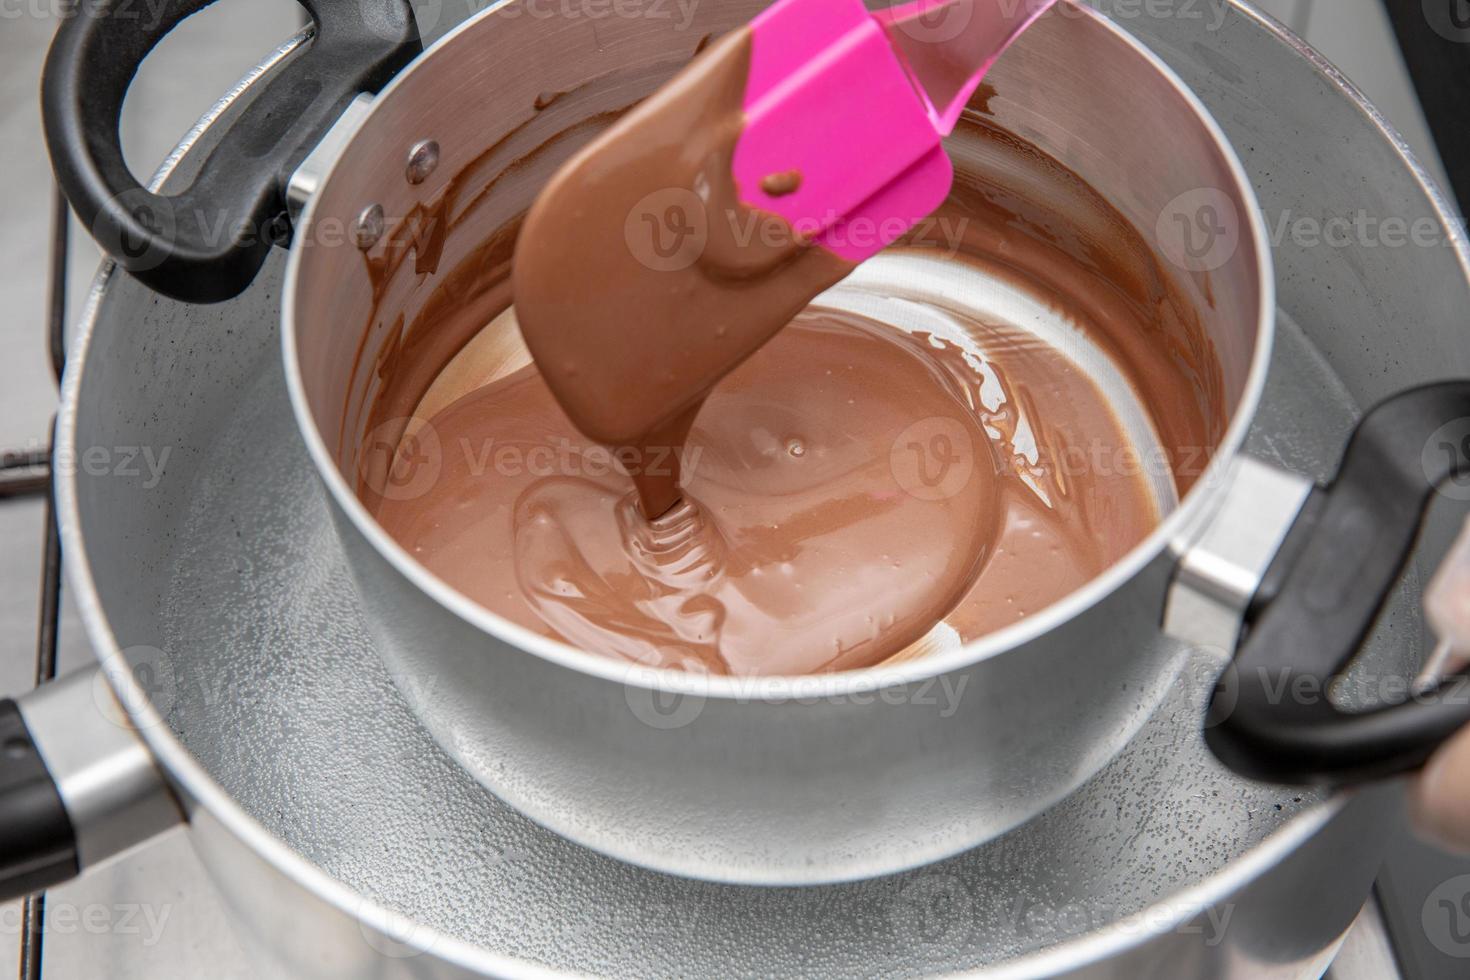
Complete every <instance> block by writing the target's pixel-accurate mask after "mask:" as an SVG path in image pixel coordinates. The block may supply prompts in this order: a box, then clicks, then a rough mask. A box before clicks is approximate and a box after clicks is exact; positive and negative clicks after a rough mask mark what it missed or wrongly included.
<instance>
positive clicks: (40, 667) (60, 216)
mask: <svg viewBox="0 0 1470 980" xmlns="http://www.w3.org/2000/svg"><path fill="white" fill-rule="evenodd" d="M52 198H53V205H52V214H51V260H50V269H49V272H48V275H49V285H48V290H49V293H48V297H47V321H46V329H47V334H48V338H49V342H50V349H51V369H52V372H53V373H54V375H55V377H56V380H57V382H58V383H59V382H60V380H61V372H62V369H63V368H64V367H65V363H66V335H65V330H66V266H67V261H66V253H67V234H68V222H69V221H70V217H71V213H70V211H69V209H68V207H67V204H66V199H65V198H64V197H62V195H61V192H60V190H59V189H57V188H55V187H54V186H53V188H52ZM48 446H49V448H47V449H45V450H28V451H22V452H9V451H6V452H0V499H6V498H17V497H42V498H44V500H45V502H46V518H45V519H46V543H45V549H46V550H45V554H44V556H43V559H42V564H41V607H40V623H39V626H38V628H37V631H36V675H35V676H36V684H37V686H39V685H41V684H44V683H46V682H47V681H49V680H52V679H53V678H55V677H56V650H57V632H58V628H59V626H60V620H61V537H60V534H59V533H58V530H57V526H56V505H55V500H54V497H53V494H52V472H51V459H52V454H53V452H54V451H55V446H56V422H55V420H54V419H53V420H52V423H51V435H50V439H49V441H48ZM45 921H46V894H45V892H41V893H39V894H36V895H32V896H30V897H29V898H27V899H25V904H24V907H23V909H22V913H21V940H20V980H40V977H41V959H42V956H41V954H42V948H43V942H44V939H45V928H44V927H45Z"/></svg>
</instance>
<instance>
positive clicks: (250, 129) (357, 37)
mask: <svg viewBox="0 0 1470 980" xmlns="http://www.w3.org/2000/svg"><path fill="white" fill-rule="evenodd" d="M213 2H214V0H166V2H165V3H163V4H162V5H161V6H160V5H155V4H147V5H144V4H134V3H118V2H116V0H99V2H93V3H83V4H78V5H77V7H76V10H75V11H74V13H73V14H72V15H71V16H70V17H68V18H67V19H64V20H63V21H62V23H61V26H60V27H59V28H58V30H57V32H56V38H55V40H54V41H53V42H52V45H51V51H50V53H49V54H48V55H47V58H46V68H45V72H44V75H43V77H42V84H41V108H42V119H43V122H44V124H45V130H46V143H47V146H48V148H49V149H50V152H51V162H52V165H53V167H54V168H55V170H56V178H57V180H58V182H59V183H60V184H61V188H62V191H63V192H64V193H65V194H66V197H67V200H69V201H70V202H71V206H72V207H73V208H74V209H75V210H76V212H77V215H78V217H80V218H81V220H82V221H83V223H85V224H86V225H87V227H88V228H90V229H91V230H92V234H93V236H94V237H95V238H96V239H97V240H98V243H99V244H100V245H101V246H102V248H103V250H104V251H106V252H107V253H108V254H109V255H111V256H112V258H113V259H115V260H116V261H117V263H118V264H119V265H121V266H122V267H123V268H125V269H127V270H128V271H129V272H131V273H132V274H133V275H134V276H136V277H137V278H138V279H140V280H142V282H143V283H145V284H146V285H147V286H149V287H150V288H152V289H154V290H156V291H158V292H160V293H164V294H166V295H168V296H172V297H174V298H176V299H182V300H186V301H189V302H195V303H209V302H217V301H220V300H225V299H229V298H230V297H232V296H236V295H238V294H239V293H240V292H242V291H243V290H244V289H245V287H246V286H248V285H249V284H250V281H251V280H252V279H253V278H254V277H255V274H256V272H258V271H259V270H260V267H261V265H262V264H263V263H264V262H265V258H266V255H267V253H268V252H269V251H270V248H271V245H272V244H273V243H275V242H278V241H281V240H283V239H286V238H289V234H290V225H289V219H288V218H287V212H286V196H285V187H286V183H287V181H288V180H289V179H290V176H291V173H292V172H293V171H294V170H295V169H296V167H297V166H298V165H299V164H300V163H301V161H302V160H303V159H304V158H305V157H306V155H307V154H308V153H309V152H310V151H311V149H312V148H313V147H314V146H315V145H316V143H317V141H318V140H320V138H321V137H322V135H323V134H325V133H326V131H327V130H328V129H330V128H331V125H332V123H334V122H335V121H336V120H337V117H338V116H340V115H341V113H342V111H343V109H345V108H346V106H347V104H348V103H349V102H351V101H352V100H353V98H355V97H356V96H357V95H358V94H359V93H361V92H376V91H378V90H379V89H380V88H381V87H382V86H383V85H384V84H386V83H387V81H388V80H389V79H390V78H392V77H393V75H394V74H395V73H397V72H398V71H399V70H400V69H402V68H403V67H404V66H405V65H407V64H408V63H409V62H410V61H411V60H413V58H414V57H415V56H416V55H417V54H418V53H419V52H420V51H421V50H422V43H421V42H420V40H419V32H418V26H417V24H416V22H415V21H414V15H413V10H412V8H411V7H410V6H409V4H408V0H301V2H302V5H303V6H304V7H305V8H306V10H307V11H308V12H309V13H310V15H311V18H312V21H313V23H314V24H315V28H316V30H315V35H314V36H313V37H312V39H311V40H310V41H308V42H307V48H306V50H305V51H304V52H302V53H301V54H300V55H298V56H297V57H295V58H294V59H293V60H292V61H291V62H290V63H289V64H286V65H284V66H283V67H282V68H281V69H280V70H278V71H275V72H272V73H271V74H270V75H269V76H268V77H266V78H265V79H263V80H261V81H260V82H259V83H257V84H258V85H259V86H260V89H259V91H258V93H256V94H255V97H254V99H253V101H252V102H251V104H250V105H249V106H248V107H247V109H246V110H245V111H244V112H243V113H242V114H241V116H240V118H238V119H237V120H236V121H234V122H233V123H232V124H231V125H230V127H229V129H228V131H227V132H225V134H224V136H223V137H222V139H221V141H220V143H219V144H218V145H217V146H216V147H215V148H214V149H213V150H212V151H211V152H210V153H209V155H208V156H207V157H206V158H205V160H204V162H203V164H202V168H201V169H200V171H199V174H198V176H197V177H195V178H194V181H193V182H192V183H191V184H190V185H189V186H188V187H186V188H185V189H183V190H182V191H180V192H179V193H177V194H174V195H169V196H162V195H158V194H154V193H151V192H149V191H147V190H145V189H144V188H143V187H142V185H140V184H139V183H138V181H137V180H136V179H135V178H134V177H133V175H132V174H131V173H130V172H129V170H128V167H127V164H126V162H124V160H123V152H122V141H121V138H120V134H119V123H120V120H121V117H122V108H123V99H124V97H125V96H126V95H127V91H128V86H129V85H130V84H131V83H132V80H133V76H134V75H135V74H136V73H137V71H138V66H139V65H141V64H142V63H143V59H144V58H145V57H147V55H148V53H149V52H150V51H152V50H153V48H154V47H155V46H156V45H157V44H158V42H159V41H161V40H162V39H163V38H164V36H165V35H167V34H168V33H169V31H171V30H173V29H174V27H176V26H177V25H178V24H179V23H180V22H181V21H183V20H184V19H185V18H186V17H188V16H190V15H191V14H194V13H197V12H198V11H200V10H202V9H204V8H205V7H207V6H209V5H210V4H211V3H213ZM177 83H178V84H180V85H184V84H188V83H189V81H188V79H182V78H181V79H178V80H177Z"/></svg>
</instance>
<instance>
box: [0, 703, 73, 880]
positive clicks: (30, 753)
mask: <svg viewBox="0 0 1470 980" xmlns="http://www.w3.org/2000/svg"><path fill="white" fill-rule="evenodd" d="M0 827H3V828H4V834H3V835H0V901H9V900H10V899H13V898H19V897H20V896H22V895H29V894H30V893H31V892H37V891H40V890H42V889H44V888H49V887H50V886H52V885H56V884H60V883H61V882H63V881H68V880H70V879H72V878H75V877H76V875H77V867H78V863H77V839H76V833H75V832H74V831H73V829H72V824H71V818H70V817H69V816H68V815H67V812H66V807H65V805H63V803H62V801H61V794H60V793H59V792H58V791H57V788H56V781H55V780H54V779H52V777H51V773H50V772H49V771H48V770H47V768H46V763H45V762H44V761H43V760H42V759H41V754H40V752H39V751H38V750H37V749H36V743H35V740H34V739H32V738H31V733H30V730H29V729H28V728H27V727H26V723H25V719H24V718H23V717H22V716H21V713H20V708H19V706H17V705H16V703H15V702H14V701H12V700H9V699H5V700H0Z"/></svg>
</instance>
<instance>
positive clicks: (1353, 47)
mask: <svg viewBox="0 0 1470 980" xmlns="http://www.w3.org/2000/svg"><path fill="white" fill-rule="evenodd" d="M467 2H469V0H467ZM1378 4H1379V0H1333V2H1332V4H1331V10H1330V13H1331V16H1330V18H1329V16H1328V3H1327V0H1269V2H1265V0H1263V2H1262V4H1261V6H1263V7H1264V8H1266V9H1267V10H1268V12H1270V13H1272V14H1273V15H1274V16H1276V17H1278V18H1279V19H1281V20H1282V21H1283V22H1285V23H1288V24H1289V25H1290V26H1292V27H1294V28H1296V29H1297V30H1298V31H1299V32H1302V33H1304V34H1305V35H1306V36H1307V38H1308V40H1312V41H1314V43H1317V44H1318V45H1319V46H1320V47H1323V48H1324V49H1326V51H1327V53H1328V55H1329V57H1332V58H1333V59H1334V60H1335V61H1336V62H1337V63H1338V64H1339V65H1340V66H1341V67H1343V68H1344V69H1345V71H1346V72H1347V73H1348V74H1349V75H1350V76H1351V77H1354V78H1359V79H1360V83H1361V84H1364V86H1365V88H1366V89H1367V90H1368V94H1369V96H1370V98H1373V99H1374V100H1375V101H1376V102H1377V103H1378V104H1379V105H1380V106H1381V107H1383V108H1384V109H1385V111H1386V112H1388V114H1389V115H1390V118H1391V119H1392V120H1393V121H1394V122H1395V124H1396V125H1397V126H1398V127H1399V128H1400V130H1401V131H1402V132H1403V133H1404V134H1405V136H1406V138H1407V139H1408V140H1409V142H1410V143H1411V145H1414V146H1415V147H1416V149H1417V151H1418V152H1419V154H1420V156H1421V157H1422V158H1424V159H1428V160H1431V161H1433V162H1432V163H1431V169H1432V170H1436V171H1437V172H1442V171H1439V170H1438V161H1437V157H1436V155H1435V149H1434V144H1433V142H1432V139H1431V137H1430V135H1429V130H1428V128H1427V126H1426V123H1425V120H1424V115H1423V113H1422V112H1421V111H1420V109H1419V104H1418V102H1417V101H1416V99H1415V97H1414V94H1413V89H1412V87H1411V86H1410V82H1409V78H1408V76H1407V75H1406V73H1405V71H1404V64H1403V61H1402V59H1400V58H1399V56H1398V51H1397V49H1396V48H1395V47H1394V45H1393V39H1392V34H1391V33H1390V32H1389V25H1388V19H1387V17H1386V16H1385V15H1384V12H1383V9H1382V8H1381V7H1380V6H1378ZM1098 5H1099V6H1101V7H1102V9H1104V10H1107V9H1109V8H1108V4H1107V3H1106V2H1100V3H1099V4H1098ZM61 6H62V5H60V4H59V3H58V4H44V3H38V4H27V5H24V7H23V8H22V7H20V6H15V7H13V8H11V9H10V10H9V11H8V12H4V11H0V14H3V15H4V19H5V21H6V26H5V30H4V31H3V32H0V107H3V108H0V147H3V151H4V162H5V169H6V172H7V176H8V178H9V179H8V180H7V182H6V184H5V186H4V189H3V190H0V195H3V198H0V200H3V211H0V213H3V214H4V215H5V218H6V220H5V221H4V222H3V223H0V300H3V308H4V309H5V311H6V316H5V317H4V319H3V320H0V344H3V345H4V349H5V350H6V351H7V358H8V363H7V365H6V369H5V378H6V380H5V383H4V385H3V386H0V448H3V449H4V450H5V452H4V455H3V457H0V547H3V549H4V552H5V554H4V559H3V561H0V637H3V638H4V639H3V640H0V692H6V693H19V692H22V691H24V690H26V689H28V688H29V687H31V686H32V685H33V684H34V683H35V682H36V680H37V679H38V677H41V678H44V677H47V676H50V675H51V674H52V673H53V672H55V671H57V670H59V671H65V670H67V669H70V668H71V667H75V666H80V665H82V664H84V663H86V662H87V661H88V660H89V659H90V653H89V651H88V649H87V646H86V641H85V638H84V636H83V635H82V630H81V626H80V623H79V621H78V619H77V617H76V614H75V611H74V610H73V609H72V608H71V607H70V606H69V604H68V599H67V596H66V590H65V589H64V588H61V587H60V584H59V577H58V572H59V566H60V562H61V560H62V558H61V556H60V554H59V548H58V547H57V545H56V542H55V540H54V536H52V535H50V534H48V527H49V524H50V513H49V509H48V504H47V501H46V489H47V475H48V467H47V463H48V457H49V451H48V443H49V439H48V435H47V434H48V432H49V427H50V423H51V416H52V413H53V412H54V409H55V400H56V389H55V374H54V369H55V367H56V366H57V364H59V362H60V359H61V357H62V350H63V348H64V341H65V332H66V327H67V326H68V325H69V324H71V323H73V322H74V321H75V319H76V315H77V314H78V313H79V311H80V310H81V308H82V304H83V302H84V300H85V297H86V293H87V289H88V287H89V285H90V281H91V277H92V274H93V270H95V268H96V266H97V262H98V258H99V256H98V254H97V251H96V249H95V246H93V244H92V243H91V241H90V239H89V238H88V236H87V235H86V232H85V229H81V228H78V227H76V223H75V219H68V217H67V213H66V211H65V208H64V206H63V205H62V204H61V203H60V201H59V199H58V198H57V197H56V195H55V192H54V188H53V185H52V181H51V177H50V170H49V165H48V162H47V158H46V153H45V149H44V146H43V145H42V142H41V137H40V120H39V112H38V107H37V99H36V95H35V87H36V80H37V79H38V78H39V76H40V68H41V62H42V59H43V57H44V54H45V49H46V46H47V44H48V43H49V41H50V37H51V34H52V32H53V31H54V28H55V10H56V9H60V8H61ZM1344 22H1347V24H1348V27H1347V28H1346V29H1344V27H1343V24H1344ZM300 23H301V12H300V10H299V8H297V7H296V5H295V4H294V3H293V2H291V0H252V2H251V3H250V4H249V5H238V6H232V5H221V6H220V7H219V8H218V9H214V8H212V9H211V10H210V11H208V12H206V13H205V14H202V15H200V16H198V17H196V18H193V19H192V20H191V21H189V22H188V23H186V24H184V25H183V26H182V27H181V28H180V29H179V30H178V31H176V32H175V35H174V36H172V37H170V38H169V39H168V40H167V41H165V42H164V44H163V45H162V46H161V47H160V49H159V51H157V52H155V54H154V55H153V56H152V57H151V58H150V61H149V63H147V64H145V66H144V70H143V72H142V73H141V74H140V77H139V81H138V82H137V83H136V84H135V86H134V90H133V93H132V94H131V95H130V96H129V104H128V111H127V113H126V115H125V121H124V127H123V135H124V145H125V147H126V148H127V149H128V151H129V159H130V160H131V161H134V168H135V170H136V171H137V172H139V173H140V174H144V175H146V172H147V171H148V170H149V169H150V168H151V165H152V163H153V162H155V161H157V160H161V159H162V158H163V157H164V156H165V155H166V153H167V151H168V150H169V149H170V148H171V147H172V146H173V145H174V143H175V142H176V140H177V139H178V137H179V136H180V135H181V134H182V133H183V132H184V131H185V130H186V129H187V128H188V127H189V126H190V125H191V124H192V122H193V121H194V119H195V118H197V116H199V115H200V114H201V113H202V112H203V111H204V110H205V109H206V108H208V105H209V103H210V102H212V100H213V94H214V93H219V92H223V91H225V90H226V89H227V88H228V87H229V86H230V85H231V84H232V83H233V82H234V81H235V79H236V78H238V77H239V76H241V75H243V74H244V73H245V71H246V70H247V69H248V68H250V67H251V66H253V65H254V64H255V63H256V62H257V61H258V60H259V58H260V56H261V55H262V54H263V53H265V52H267V51H268V50H270V49H272V48H274V47H275V46H276V44H277V42H278V41H279V40H280V39H282V38H284V37H286V36H288V35H290V34H291V33H294V31H295V30H296V29H297V28H298V26H299V25H300ZM171 73H177V75H180V76H182V77H188V78H190V79H191V82H192V83H191V84H190V85H188V86H179V85H177V84H167V83H165V82H163V81H162V79H164V78H166V77H167V76H168V75H169V74H171ZM1375 89H1376V91H1375ZM140 163H141V164H142V165H140ZM68 225H70V226H71V227H68ZM1411 848H1412V845H1407V844H1406V845H1405V848H1404V849H1401V850H1408V849H1411ZM1415 853H1418V854H1419V855H1420V859H1421V860H1422V849H1421V850H1420V851H1418V852H1415ZM1405 860H1406V861H1411V860H1412V859H1411V858H1405ZM1440 867H1441V869H1442V867H1443V866H1440ZM1391 870H1392V869H1391ZM1442 876H1443V874H1442V872H1441V877H1442ZM1383 891H1384V894H1385V895H1386V896H1388V897H1389V898H1391V899H1392V900H1393V901H1395V902H1397V903H1398V904H1399V905H1404V904H1407V905H1408V906H1409V908H1408V911H1407V912H1405V913H1404V915H1395V914H1393V913H1395V912H1401V911H1403V910H1402V909H1399V908H1397V906H1395V907H1394V908H1392V909H1390V910H1389V912H1390V914H1389V915H1387V916H1385V915H1382V914H1380V911H1379V906H1378V904H1377V902H1370V903H1369V905H1368V907H1367V908H1365V910H1364V913H1363V915H1362V916H1361V917H1360V920H1359V923H1358V925H1357V926H1356V927H1355V929H1354V930H1353V931H1352V932H1351V933H1350V934H1349V936H1348V938H1347V939H1346V941H1345V943H1344V947H1343V951H1342V953H1341V954H1340V955H1339V956H1338V958H1337V961H1336V962H1335V964H1334V966H1333V967H1332V969H1331V970H1330V971H1329V974H1328V975H1329V976H1330V977H1332V978H1335V980H1391V978H1393V977H1396V976H1401V975H1408V976H1412V977H1414V978H1416V980H1417V978H1419V977H1425V978H1429V977H1437V976H1441V975H1443V976H1446V977H1448V976H1451V975H1454V976H1460V975H1462V974H1459V973H1456V974H1449V973H1445V974H1439V973H1435V972H1433V971H1432V969H1421V968H1417V967H1415V968H1413V969H1410V970H1407V971H1406V972H1405V973H1404V974H1401V973H1400V972H1399V967H1398V965H1397V960H1399V959H1402V958H1404V957H1402V956H1401V955H1396V954H1395V952H1394V949H1393V946H1392V944H1391V943H1390V941H1389V938H1388V937H1389V934H1390V931H1391V930H1390V929H1388V928H1386V926H1385V918H1387V919H1388V920H1389V924H1392V923H1393V922H1394V921H1395V920H1397V919H1407V920H1414V921H1417V919H1418V912H1419V910H1418V908H1417V906H1414V904H1413V902H1412V900H1410V899H1406V898H1404V896H1405V895H1406V894H1409V893H1411V892H1412V890H1411V889H1410V890H1407V891H1406V890H1405V889H1404V888H1401V887H1398V886H1395V887H1391V888H1386V889H1384V890H1383ZM42 922H44V925H41V923H42ZM1393 931H1395V932H1396V931H1397V930H1393ZM1406 962H1410V963H1412V962H1414V961H1413V959H1412V957H1410V958H1408V959H1407V960H1406ZM1462 962H1463V961H1462ZM5 963H17V964H18V969H19V976H20V977H21V978H22V980H35V978H39V977H45V978H48V980H81V978H87V980H91V978H96V977H108V978H112V980H132V978H140V980H141V978H148V980H173V978H179V980H185V978H187V980H195V978H199V977H208V978H211V980H237V978H238V980H245V978H249V977H252V976H253V975H254V974H253V971H252V970H251V969H250V967H249V966H248V964H247V963H246V962H245V960H244V957H243V954H242V952H241V949H240V946H239V944H238V943H237V942H236V940H235V937H234V936H233V934H232V933H231V927H230V922H229V915H228V911H227V910H226V909H225V908H224V907H223V906H222V904H221V902H220V900H219V898H218V897H217V895H216V894H215V892H214V890H213V888H212V886H211V885H210V883H209V881H208V879H207V877H206V875H205V873H204V871H203V869H202V867H201V866H200V864H199V862H198V861H197V860H196V859H195V857H194V854H193V852H192V850H191V849H190V847H189V844H188V842H187V840H186V839H185V837H184V836H183V833H182V831H174V832H171V833H169V834H168V835H166V836H165V837H163V838H161V839H159V840H156V841H154V842H152V843H150V844H148V845H145V846H144V847H142V848H140V849H138V850H136V851H134V852H133V853H131V854H129V855H127V856H125V857H123V858H121V859H119V860H117V861H116V862H114V863H112V864H110V865H108V866H107V867H105V868H102V869H100V870H97V871H94V872H92V873H90V874H89V875H87V876H86V877H85V878H83V879H82V880H81V881H78V882H74V883H72V884H69V885H66V886H62V887H59V888H56V889H53V890H51V891H50V892H48V893H47V894H46V895H45V897H44V899H37V900H34V901H33V902H31V903H26V904H24V905H22V904H21V903H14V904H11V905H0V975H3V973H4V971H5V970H6V969H7V968H6V967H5V966H4V964H5Z"/></svg>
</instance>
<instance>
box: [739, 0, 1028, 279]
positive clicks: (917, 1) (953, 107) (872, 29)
mask: <svg viewBox="0 0 1470 980" xmlns="http://www.w3.org/2000/svg"><path fill="white" fill-rule="evenodd" d="M1053 2H1055V0H914V2H912V3H907V4H904V5H902V6H898V7H891V8H888V9H887V10H883V11H880V12H877V13H871V12H869V11H868V9H867V8H866V7H865V6H864V5H863V3H862V0H779V2H778V3H776V4H774V5H773V6H771V7H770V8H768V9H767V10H766V11H765V12H763V13H762V14H761V15H760V16H759V17H757V18H756V19H755V20H754V21H752V22H751V25H750V26H751V63H750V73H749V78H748V81H747V83H746V90H745V116H746V124H745V130H744V132H743V133H742V135H741V137H740V141H739V143H738V144H737V145H736V148H735V157H734V173H735V180H736V185H737V186H738V188H739V190H740V198H741V200H742V201H744V202H745V203H746V204H749V205H751V206H754V207H757V208H760V209H762V210H764V211H768V212H772V213H774V214H778V215H780V216H781V217H783V218H785V219H786V220H787V221H788V222H789V223H790V224H791V226H792V227H793V228H794V229H795V230H796V231H797V232H798V233H800V234H802V235H805V236H807V237H810V238H812V239H814V240H815V241H816V242H817V243H818V244H820V245H822V246H823V247H825V248H827V249H829V250H831V251H832V252H834V253H836V254H837V255H839V256H841V257H842V258H845V259H848V260H849V261H853V262H860V261H862V260H863V259H866V258H869V257H871V256H872V255H875V254H877V253H878V252H879V251H881V250H882V249H884V248H885V247H887V246H888V245H890V244H891V243H892V242H894V241H895V240H897V239H898V238H900V237H901V236H902V235H903V234H904V233H905V232H907V231H908V230H909V229H910V228H912V227H913V226H914V225H915V224H917V223H918V222H919V221H921V220H923V218H924V217H925V216H927V215H928V214H930V213H931V212H933V210H934V209H935V208H937V207H938V206H939V205H940V203H941V202H942V201H943V200H944V198H945V197H946V196H947V195H948V194H949V188H950V183H951V182H952V181H953V179H954V170H953V167H952V166H951V165H950V161H949V157H948V156H946V155H945V152H944V149H943V147H942V146H941V140H942V138H943V137H944V136H946V135H947V134H948V133H949V132H950V130H952V129H953V128H954V125H955V122H956V121H957V120H958V119H959V116H960V113H961V112H962V111H963V110H964V106H965V102H966V101H967V100H968V99H969V97H970V95H971V94H973V93H974V91H975V89H976V87H977V86H978V85H979V84H980V81H981V79H982V78H984V76H985V73H986V72H987V71H988V70H989V69H990V66H991V65H992V64H994V62H995V60H996V58H998V57H1000V54H1001V52H1003V51H1004V50H1005V48H1006V47H1007V46H1009V44H1010V43H1011V41H1013V40H1014V39H1015V38H1016V37H1017V36H1018V35H1019V34H1020V33H1021V32H1022V31H1023V30H1025V29H1026V27H1028V26H1030V24H1031V23H1033V22H1034V21H1035V20H1036V18H1037V17H1040V16H1041V14H1042V13H1044V12H1045V11H1046V9H1047V8H1048V7H1050V6H1051V5H1052V3H1053ZM792 171H794V172H796V173H798V174H799V175H800V180H799V183H797V185H796V187H795V189H794V190H787V192H786V193H770V192H768V191H767V189H765V188H764V187H763V186H762V184H763V182H764V181H765V179H766V177H767V176H769V175H771V174H784V173H788V172H792ZM783 190H785V189H784V188H783Z"/></svg>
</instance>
